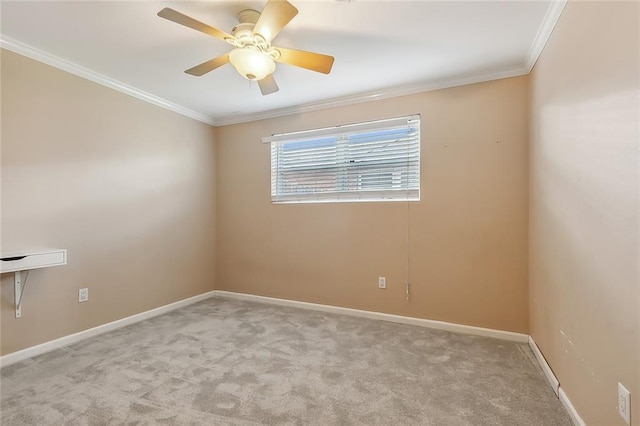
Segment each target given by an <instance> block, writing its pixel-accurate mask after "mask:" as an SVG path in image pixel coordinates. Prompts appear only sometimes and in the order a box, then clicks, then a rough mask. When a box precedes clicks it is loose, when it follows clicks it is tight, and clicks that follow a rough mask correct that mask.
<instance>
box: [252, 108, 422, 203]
mask: <svg viewBox="0 0 640 426" xmlns="http://www.w3.org/2000/svg"><path fill="white" fill-rule="evenodd" d="M264 141H265V142H270V143H271V201H272V202H275V203H285V202H332V201H383V200H405V201H406V200H419V199H420V116H417V115H416V116H411V117H403V118H396V119H390V120H381V121H375V122H367V123H360V124H351V125H348V126H339V127H333V128H329V129H318V130H311V131H307V132H298V133H290V134H283V135H274V136H272V137H270V138H265V139H264Z"/></svg>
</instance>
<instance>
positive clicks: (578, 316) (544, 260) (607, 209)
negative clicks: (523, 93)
mask: <svg viewBox="0 0 640 426" xmlns="http://www.w3.org/2000/svg"><path fill="white" fill-rule="evenodd" d="M639 5H640V4H639V3H637V2H626V3H614V2H581V3H578V2H573V1H570V2H569V3H568V4H567V6H566V8H565V10H564V12H563V15H562V16H561V18H560V21H559V22H558V25H557V27H556V28H555V30H554V32H553V35H552V37H551V39H550V40H549V42H548V44H547V46H546V48H545V50H544V53H543V54H542V56H541V58H540V60H539V61H538V63H537V65H536V67H535V69H534V72H533V75H532V80H531V86H532V123H531V129H532V138H531V167H530V168H531V187H530V192H531V200H530V217H531V228H530V241H531V245H530V311H531V319H530V323H531V335H532V336H533V338H534V339H535V341H536V342H537V344H538V345H539V346H540V349H541V350H542V352H543V354H544V356H545V357H546V358H547V360H548V362H549V364H550V365H551V368H552V369H553V370H554V372H555V373H556V375H557V377H558V379H559V380H560V385H561V386H562V387H563V388H564V390H565V392H566V393H567V395H568V396H569V398H570V399H571V401H572V403H573V404H574V406H575V407H576V408H577V410H578V412H579V414H580V415H581V416H582V418H583V419H584V420H585V421H586V422H587V424H589V425H607V426H613V425H623V424H625V423H624V421H623V420H622V418H620V417H619V416H618V414H617V410H616V407H617V405H616V404H617V402H616V401H617V400H616V397H617V383H618V382H619V381H620V382H623V384H624V385H625V386H626V387H627V388H628V389H629V390H630V391H631V393H632V397H633V404H632V405H633V409H632V415H633V417H635V421H634V423H633V424H636V423H637V422H638V421H640V398H639V396H640V377H639V375H640V336H639V323H640V280H639V275H638V273H639V269H638V268H639V266H638V265H639V259H640V257H639V252H638V238H639V227H638V221H639V215H638V209H639V199H638V195H639V189H640V187H639V177H640V176H639V174H638V165H639V157H638V148H639V145H638V144H639V138H640V134H639V130H638V126H639V124H638V123H639V118H640V109H639V101H640V98H639V85H638V79H639V71H640V69H639V66H638V64H639V59H640V58H639V44H638V40H639V38H638V37H639V32H638V31H639V26H638V25H639V24H638V15H639V13H640V9H639ZM637 424H640V423H637Z"/></svg>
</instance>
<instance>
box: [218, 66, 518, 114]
mask: <svg viewBox="0 0 640 426" xmlns="http://www.w3.org/2000/svg"><path fill="white" fill-rule="evenodd" d="M525 74H528V71H527V69H526V68H525V67H524V66H521V65H518V66H515V67H511V68H505V69H501V70H497V71H491V72H487V73H483V74H476V75H469V76H465V77H457V78H451V79H442V80H435V81H431V82H426V83H420V84H413V85H409V86H399V87H392V88H388V89H382V90H377V91H373V92H366V93H360V94H357V95H351V96H344V97H339V98H333V99H329V100H326V101H318V102H311V103H307V104H302V105H295V106H291V107H285V108H279V109H273V110H269V111H262V112H255V113H248V114H242V115H234V116H229V117H222V118H218V119H216V120H215V121H216V126H227V125H230V124H239V123H246V122H249V121H257V120H265V119H269V118H276V117H284V116H287V115H293V114H302V113H305V112H311V111H319V110H323V109H328V108H336V107H341V106H346V105H354V104H360V103H364V102H371V101H379V100H382V99H388V98H396V97H398V96H407V95H414V94H417V93H423V92H432V91H434V90H440V89H447V88H449V87H456V86H464V85H467V84H473V83H482V82H485V81H491V80H499V79H502V78H509V77H517V76H520V75H525Z"/></svg>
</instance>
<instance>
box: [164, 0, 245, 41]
mask: <svg viewBox="0 0 640 426" xmlns="http://www.w3.org/2000/svg"><path fill="white" fill-rule="evenodd" d="M158 16H159V17H161V18H164V19H168V20H169V21H173V22H175V23H177V24H180V25H184V26H185V27H189V28H193V29H194V30H196V31H200V32H203V33H205V34H208V35H210V36H212V37H215V38H219V39H220V40H224V41H226V40H227V39H233V36H232V35H231V34H227V33H225V32H224V31H220V30H219V29H217V28H213V27H212V26H209V25H207V24H205V23H202V22H200V21H198V20H195V19H193V18H191V17H189V16H187V15H184V14H182V13H180V12H178V11H177V10H173V9H171V8H169V7H165V8H164V9H162V10H161V11H160V12H158Z"/></svg>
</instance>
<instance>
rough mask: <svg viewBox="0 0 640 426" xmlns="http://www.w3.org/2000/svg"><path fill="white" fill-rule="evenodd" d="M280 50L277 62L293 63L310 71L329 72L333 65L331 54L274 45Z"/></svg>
mask: <svg viewBox="0 0 640 426" xmlns="http://www.w3.org/2000/svg"><path fill="white" fill-rule="evenodd" d="M276 49H278V51H279V52H280V57H279V58H278V59H276V61H277V62H281V63H284V64H289V65H295V66H296V67H300V68H306V69H308V70H311V71H316V72H321V73H323V74H329V73H330V72H331V67H333V60H334V58H333V56H328V55H322V54H320V53H313V52H306V51H304V50H294V49H285V48H284V47H276Z"/></svg>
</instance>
